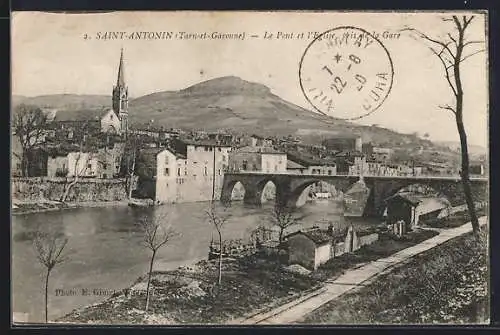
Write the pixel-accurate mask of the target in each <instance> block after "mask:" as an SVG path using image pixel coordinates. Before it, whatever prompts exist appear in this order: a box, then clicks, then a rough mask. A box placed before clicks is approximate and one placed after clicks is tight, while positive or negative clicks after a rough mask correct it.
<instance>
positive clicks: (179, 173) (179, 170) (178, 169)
mask: <svg viewBox="0 0 500 335" xmlns="http://www.w3.org/2000/svg"><path fill="white" fill-rule="evenodd" d="M177 175H178V176H180V175H181V168H177Z"/></svg>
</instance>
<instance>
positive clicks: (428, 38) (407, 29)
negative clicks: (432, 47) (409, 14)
mask: <svg viewBox="0 0 500 335" xmlns="http://www.w3.org/2000/svg"><path fill="white" fill-rule="evenodd" d="M401 31H402V32H404V31H412V32H415V33H417V34H418V35H420V37H421V38H423V39H425V40H427V41H429V42H432V43H434V44H437V45H440V46H441V47H443V49H444V50H446V51H448V53H449V54H450V56H451V57H452V58H455V54H454V53H453V52H452V51H451V49H450V48H449V47H448V46H449V44H450V42H448V43H445V42H443V41H439V40H436V39H434V38H432V37H430V36H428V35H426V34H424V33H423V32H421V31H420V30H418V29H415V28H405V29H402V30H401Z"/></svg>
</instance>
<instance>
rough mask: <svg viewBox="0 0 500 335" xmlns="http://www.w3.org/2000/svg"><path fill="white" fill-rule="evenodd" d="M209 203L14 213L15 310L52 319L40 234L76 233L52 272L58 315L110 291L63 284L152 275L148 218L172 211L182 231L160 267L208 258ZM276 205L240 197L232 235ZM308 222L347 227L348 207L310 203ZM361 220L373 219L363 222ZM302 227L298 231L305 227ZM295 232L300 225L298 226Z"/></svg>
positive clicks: (110, 285) (113, 286)
mask: <svg viewBox="0 0 500 335" xmlns="http://www.w3.org/2000/svg"><path fill="white" fill-rule="evenodd" d="M207 205H208V204H207V203H186V204H176V205H166V206H159V207H157V208H154V209H153V208H148V209H137V208H130V207H127V206H123V207H109V208H81V209H72V210H64V211H58V212H46V213H37V214H27V215H18V216H13V219H12V255H11V257H12V294H13V305H12V308H13V312H14V313H15V314H16V315H18V316H19V315H23V318H25V320H26V321H28V322H39V321H43V318H44V295H43V291H44V290H43V287H44V274H45V272H44V268H43V267H42V266H41V265H40V264H39V262H38V260H37V258H36V255H35V251H34V248H33V242H32V238H33V233H34V232H35V231H37V230H39V229H40V230H47V229H49V230H52V231H56V232H58V233H59V234H64V235H65V236H66V237H67V238H68V244H67V246H66V248H65V253H66V255H67V257H68V259H67V261H66V262H64V263H63V264H61V265H58V266H57V267H56V268H55V269H54V270H53V272H52V274H51V277H50V286H49V319H55V318H57V317H60V316H62V315H64V314H66V313H69V312H70V311H72V310H73V309H75V308H80V307H83V306H86V305H89V304H93V303H96V302H99V301H102V300H104V299H106V296H98V295H97V296H96V295H81V294H77V295H74V296H56V294H55V291H56V289H62V290H72V289H74V290H77V292H80V291H81V289H103V290H120V289H123V288H126V287H129V286H130V285H131V284H132V283H133V282H134V281H135V280H136V279H137V278H138V277H139V276H141V275H143V274H145V273H146V271H147V268H148V259H149V256H150V253H149V252H148V249H145V248H144V247H143V246H142V245H141V244H140V242H141V241H142V234H141V231H140V228H139V227H138V226H137V225H136V222H137V220H138V219H139V218H140V217H141V216H143V215H146V216H152V215H160V216H161V215H162V213H169V214H168V217H169V222H170V224H171V226H172V227H173V228H174V229H175V231H176V232H178V233H179V234H180V235H179V236H178V237H177V238H176V239H174V240H172V242H171V243H170V242H169V244H168V245H167V246H165V247H164V248H162V249H160V251H159V253H158V255H157V259H156V262H155V269H162V270H168V269H173V268H176V267H178V266H180V265H184V264H189V263H193V262H196V261H198V260H200V259H206V257H207V252H208V246H209V243H210V240H211V237H212V234H214V235H213V236H214V237H215V236H216V235H215V230H214V229H213V227H212V226H211V225H210V224H209V222H208V221H207V216H206V212H205V211H206V209H207ZM271 212H272V203H271V202H270V203H267V204H264V205H263V207H262V208H249V207H246V206H244V205H243V204H242V203H241V202H233V204H232V205H231V207H230V208H229V209H228V211H227V215H229V219H228V222H227V224H226V226H225V228H224V236H225V238H243V239H246V238H248V236H249V233H250V231H251V230H252V229H254V228H255V227H257V226H258V225H260V224H264V225H269V224H270V220H271V219H270V218H271ZM297 216H298V217H299V218H300V226H304V227H308V226H312V225H315V224H319V225H328V221H331V222H332V223H333V224H334V225H336V226H344V225H345V224H346V220H344V217H343V209H342V205H341V204H340V203H339V202H335V201H326V202H322V203H308V204H306V205H305V206H303V207H301V208H300V209H298V211H297ZM358 221H359V223H360V224H361V223H366V222H365V221H364V220H358ZM298 227H299V225H297V227H295V229H297V228H298ZM291 230H294V228H291Z"/></svg>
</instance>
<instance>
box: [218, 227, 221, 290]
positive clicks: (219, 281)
mask: <svg viewBox="0 0 500 335" xmlns="http://www.w3.org/2000/svg"><path fill="white" fill-rule="evenodd" d="M218 233H219V246H220V250H219V280H218V284H219V286H220V285H221V284H222V234H221V232H220V231H218Z"/></svg>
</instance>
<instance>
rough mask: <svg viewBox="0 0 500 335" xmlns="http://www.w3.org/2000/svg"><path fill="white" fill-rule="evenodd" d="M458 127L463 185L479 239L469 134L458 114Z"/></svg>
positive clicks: (475, 234)
mask: <svg viewBox="0 0 500 335" xmlns="http://www.w3.org/2000/svg"><path fill="white" fill-rule="evenodd" d="M457 129H458V133H459V134H460V146H461V152H462V170H461V172H460V176H461V179H462V186H463V189H464V194H465V202H466V203H467V210H468V212H469V216H470V222H471V225H472V232H473V234H474V237H475V238H476V239H479V220H478V218H477V214H476V208H475V206H474V199H473V197H472V190H471V186H470V179H469V153H468V150H467V135H466V133H465V129H464V124H463V122H462V120H461V118H460V119H459V118H458V114H457Z"/></svg>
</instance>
